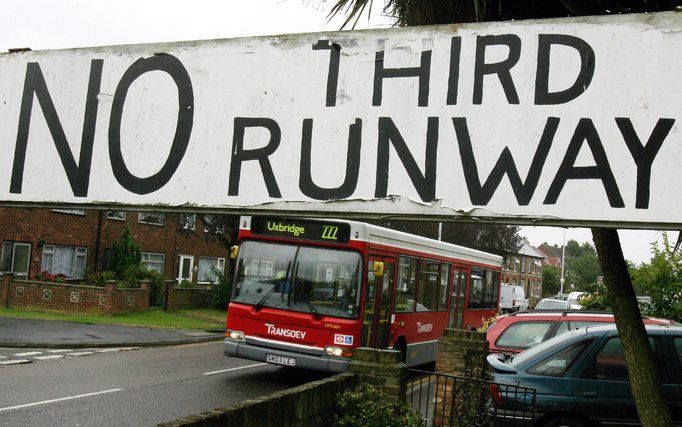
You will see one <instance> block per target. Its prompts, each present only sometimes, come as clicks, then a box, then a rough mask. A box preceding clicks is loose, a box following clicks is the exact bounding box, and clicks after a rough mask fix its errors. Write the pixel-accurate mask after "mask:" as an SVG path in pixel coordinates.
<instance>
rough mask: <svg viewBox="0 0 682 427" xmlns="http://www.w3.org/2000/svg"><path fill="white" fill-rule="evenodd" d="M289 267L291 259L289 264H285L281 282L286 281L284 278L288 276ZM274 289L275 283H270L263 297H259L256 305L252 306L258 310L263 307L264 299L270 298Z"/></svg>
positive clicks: (275, 287)
mask: <svg viewBox="0 0 682 427" xmlns="http://www.w3.org/2000/svg"><path fill="white" fill-rule="evenodd" d="M290 268H291V261H289V264H287V271H286V273H285V274H284V279H283V280H282V283H284V282H286V280H287V279H288V278H289V269H290ZM275 289H277V284H274V285H272V288H270V290H269V291H268V292H266V294H265V295H263V298H261V299H260V300H259V301H258V302H257V303H256V305H254V306H253V308H255V309H256V311H259V310H260V309H261V308H263V305H265V301H267V300H268V298H270V295H272V294H273V292H275Z"/></svg>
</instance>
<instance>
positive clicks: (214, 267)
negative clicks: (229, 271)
mask: <svg viewBox="0 0 682 427" xmlns="http://www.w3.org/2000/svg"><path fill="white" fill-rule="evenodd" d="M224 269H225V258H208V257H199V272H198V274H199V277H197V281H198V282H199V283H215V282H217V281H218V275H217V274H216V271H220V272H221V273H222V272H223V270H224Z"/></svg>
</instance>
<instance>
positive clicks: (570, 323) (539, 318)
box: [486, 310, 675, 353]
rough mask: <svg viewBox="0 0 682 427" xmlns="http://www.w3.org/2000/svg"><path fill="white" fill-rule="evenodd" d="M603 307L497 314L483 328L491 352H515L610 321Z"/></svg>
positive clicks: (669, 322) (667, 322) (662, 321)
mask: <svg viewBox="0 0 682 427" xmlns="http://www.w3.org/2000/svg"><path fill="white" fill-rule="evenodd" d="M642 320H643V321H644V324H646V325H674V324H675V322H673V321H672V320H667V319H658V318H654V317H642ZM614 322H615V320H614V318H613V314H612V313H610V312H607V311H602V312H599V311H585V310H565V311H562V310H557V311H547V312H537V311H528V312H518V313H514V314H510V315H506V316H500V317H498V318H497V319H496V320H495V323H493V324H492V325H491V326H489V327H488V329H487V330H486V337H487V339H488V342H489V343H490V351H491V352H503V353H519V352H521V351H523V350H525V349H527V348H530V347H532V346H534V345H536V344H539V343H541V342H543V341H546V340H548V339H550V338H552V337H554V336H556V335H559V334H561V333H563V332H567V331H570V330H573V329H578V328H584V327H586V326H594V325H603V324H607V323H614Z"/></svg>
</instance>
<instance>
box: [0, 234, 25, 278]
mask: <svg viewBox="0 0 682 427" xmlns="http://www.w3.org/2000/svg"><path fill="white" fill-rule="evenodd" d="M2 243H3V245H2V247H0V251H2V252H4V249H5V243H7V244H8V246H11V249H10V251H11V253H10V254H9V270H6V271H7V272H8V273H17V274H21V275H25V278H27V279H28V274H29V272H30V270H31V250H32V249H33V248H32V245H31V244H30V243H24V242H13V241H11V240H6V241H4V242H2ZM18 246H20V247H28V257H27V258H26V271H25V272H24V271H19V272H18V271H16V269H15V268H14V261H15V258H16V254H17V247H18ZM1 255H3V253H0V256H1Z"/></svg>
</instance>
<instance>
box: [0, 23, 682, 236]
mask: <svg viewBox="0 0 682 427" xmlns="http://www.w3.org/2000/svg"><path fill="white" fill-rule="evenodd" d="M681 18H682V15H681V14H680V13H675V12H670V13H660V14H651V15H623V16H608V17H590V18H581V19H560V20H545V21H518V22H503V23H488V24H477V25H461V26H435V27H414V28H403V29H387V30H372V31H356V32H353V31H351V32H338V33H319V34H301V35H287V36H273V37H259V38H244V39H232V40H212V41H198V42H178V43H169V44H156V45H131V46H113V47H101V48H89V49H72V50H56V51H39V52H23V53H8V54H3V55H0V147H2V153H3V156H1V157H0V203H3V204H5V205H12V204H14V205H31V204H38V203H40V204H53V205H57V204H74V205H100V206H115V205H120V206H128V207H137V206H144V207H151V208H157V209H176V208H177V209H194V208H196V209H220V210H226V211H229V210H233V211H236V210H240V209H242V210H249V211H258V210H270V211H272V212H280V213H287V212H292V211H299V210H303V211H305V212H306V213H308V214H325V213H329V214H332V215H333V214H334V213H336V214H337V215H340V214H348V213H353V214H355V215H368V216H371V215H375V216H376V215H382V214H390V215H398V216H429V215H431V216H434V217H452V216H481V217H492V218H496V219H497V220H505V221H508V222H518V223H522V222H526V223H527V222H533V221H538V220H539V221H544V222H546V223H557V224H575V225H579V224H582V225H585V224H603V223H612V224H619V225H621V226H623V225H624V226H643V225H649V226H652V225H666V226H672V227H676V225H675V224H678V225H679V223H682V221H680V219H681V217H682V215H681V214H680V212H682V198H680V197H679V196H678V194H679V191H678V181H679V179H678V175H679V168H680V165H682V140H681V134H680V119H682V78H680V76H682V54H680V52H682V51H681V47H682V19H681Z"/></svg>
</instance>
